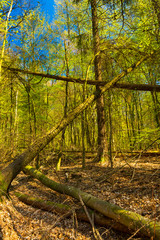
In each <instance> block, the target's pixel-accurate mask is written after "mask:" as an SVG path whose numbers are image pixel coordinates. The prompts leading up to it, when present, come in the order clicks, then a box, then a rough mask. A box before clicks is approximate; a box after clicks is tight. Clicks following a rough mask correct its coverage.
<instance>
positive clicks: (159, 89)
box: [3, 67, 160, 92]
mask: <svg viewBox="0 0 160 240" xmlns="http://www.w3.org/2000/svg"><path fill="white" fill-rule="evenodd" d="M3 68H5V69H7V70H10V71H12V72H16V73H18V72H22V73H26V74H31V75H33V76H40V77H44V78H49V79H54V80H59V81H64V82H73V83H80V84H90V85H94V86H104V85H106V83H107V81H95V80H85V79H80V78H71V77H64V76H57V75H52V74H48V73H47V74H45V73H38V72H32V71H29V70H23V69H19V68H12V67H3ZM21 81H22V83H23V79H21ZM112 88H121V89H127V90H139V91H152V92H153V91H156V92H160V86H159V85H151V84H133V83H116V84H114V85H113V86H112Z"/></svg>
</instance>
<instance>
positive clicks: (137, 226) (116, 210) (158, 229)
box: [25, 166, 160, 240]
mask: <svg viewBox="0 0 160 240" xmlns="http://www.w3.org/2000/svg"><path fill="white" fill-rule="evenodd" d="M25 173H27V174H29V175H31V176H32V177H34V178H36V179H38V180H39V181H40V182H41V183H43V184H44V185H45V186H47V187H49V188H50V189H52V190H55V191H57V192H59V193H62V194H67V195H69V196H71V197H73V198H76V199H78V200H80V199H82V200H83V202H84V204H85V205H86V206H88V207H90V208H92V209H94V210H96V211H98V212H100V213H102V214H103V215H104V216H106V217H109V218H112V219H114V220H115V221H117V222H119V223H121V224H122V225H124V226H126V227H127V228H129V229H130V230H132V231H138V232H139V233H140V234H141V235H143V236H147V237H153V239H155V240H159V239H160V222H157V223H156V222H155V221H151V220H150V219H147V218H145V217H143V216H141V215H139V214H137V213H134V212H131V211H128V210H125V209H122V208H121V207H119V206H117V205H114V204H111V203H109V202H106V201H103V200H101V199H98V198H96V197H94V196H93V195H91V194H88V193H85V192H83V191H81V190H80V189H78V188H75V187H73V186H68V185H65V184H61V183H57V182H55V181H53V180H51V179H49V178H47V177H46V176H45V175H44V174H42V173H41V172H40V171H38V170H36V169H34V168H32V167H31V166H27V167H25Z"/></svg>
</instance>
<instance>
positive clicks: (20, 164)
mask: <svg viewBox="0 0 160 240" xmlns="http://www.w3.org/2000/svg"><path fill="white" fill-rule="evenodd" d="M147 58H148V56H146V57H143V58H142V59H141V60H140V61H138V62H137V63H135V64H133V65H132V66H131V67H130V68H128V69H127V70H125V71H123V72H122V73H121V74H119V75H118V76H117V77H115V78H113V80H112V81H110V82H109V83H107V84H106V85H105V86H104V87H103V88H101V90H100V91H98V90H97V91H96V92H95V93H94V94H92V95H91V96H90V97H88V98H87V99H86V100H85V101H84V102H83V103H81V104H80V105H79V106H78V107H76V108H75V109H74V110H73V111H72V112H70V113H69V114H68V116H67V117H66V118H63V119H62V121H61V122H59V123H58V124H57V125H56V126H55V127H54V128H52V129H51V130H50V131H49V132H48V133H46V134H45V135H44V136H42V137H40V138H38V139H36V140H35V141H34V142H33V143H32V144H31V145H30V147H29V148H28V149H26V150H25V151H24V152H23V153H22V154H20V155H18V156H16V157H15V158H14V159H13V162H12V163H11V164H9V165H8V166H7V167H6V168H4V169H3V170H2V172H0V196H2V195H6V194H7V191H8V190H9V187H10V184H11V182H12V181H13V179H14V178H15V177H16V176H17V174H18V173H19V172H20V171H21V170H22V169H23V168H24V167H25V166H26V165H27V164H29V163H30V162H31V161H32V160H33V159H34V158H35V157H36V156H37V154H39V152H40V151H41V150H42V149H44V147H45V146H46V145H47V144H48V143H50V142H51V141H52V140H53V139H54V138H55V137H56V136H57V135H58V134H59V133H60V132H61V131H62V130H63V129H64V128H65V127H67V126H68V125H69V124H70V123H71V122H72V121H73V120H74V119H75V118H76V117H77V116H78V115H80V113H82V112H83V111H84V109H86V108H87V107H88V106H90V105H91V104H92V103H93V102H94V101H95V100H97V98H99V97H100V96H101V95H102V94H104V92H105V91H107V90H108V89H109V88H111V87H112V86H113V85H114V84H115V83H116V82H118V81H119V80H120V79H121V78H123V77H124V76H126V75H127V74H128V73H130V72H132V71H133V70H134V69H135V68H136V67H138V66H139V65H140V64H141V63H142V62H143V61H144V60H146V59H147Z"/></svg>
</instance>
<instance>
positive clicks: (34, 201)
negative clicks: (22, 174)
mask: <svg viewBox="0 0 160 240" xmlns="http://www.w3.org/2000/svg"><path fill="white" fill-rule="evenodd" d="M14 194H15V196H16V197H18V199H19V200H20V201H22V202H24V203H25V204H27V205H31V206H32V207H35V208H39V209H42V210H45V211H49V212H54V213H55V212H56V213H60V214H63V215H65V216H66V217H69V216H70V215H71V214H72V213H73V212H75V213H76V216H77V218H78V219H80V220H83V221H86V222H89V219H88V217H87V215H86V213H85V211H84V210H83V209H82V208H76V209H73V208H72V207H70V206H68V205H66V204H59V203H56V202H51V201H45V200H42V199H39V198H35V197H30V196H28V195H26V194H22V193H18V192H16V193H14ZM87 211H88V213H89V215H90V216H92V215H93V216H94V223H96V224H99V225H101V226H106V227H112V228H113V229H115V230H118V231H120V232H125V233H130V231H129V229H128V228H127V227H125V226H124V225H122V224H120V223H118V222H116V221H114V220H113V219H111V218H107V217H104V216H103V215H102V214H100V213H95V212H94V211H93V210H91V209H87Z"/></svg>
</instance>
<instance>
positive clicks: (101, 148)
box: [91, 0, 106, 161]
mask: <svg viewBox="0 0 160 240" xmlns="http://www.w3.org/2000/svg"><path fill="white" fill-rule="evenodd" d="M91 9H92V32H93V45H94V57H95V60H94V67H95V80H96V81H102V70H101V56H100V47H99V42H100V39H99V31H98V17H97V2H96V0H91ZM96 89H97V91H100V87H99V86H96ZM96 104H97V122H98V153H97V161H101V160H102V158H103V157H104V153H105V149H106V147H105V141H106V127H105V112H104V98H103V96H101V97H99V98H98V99H97V102H96Z"/></svg>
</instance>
